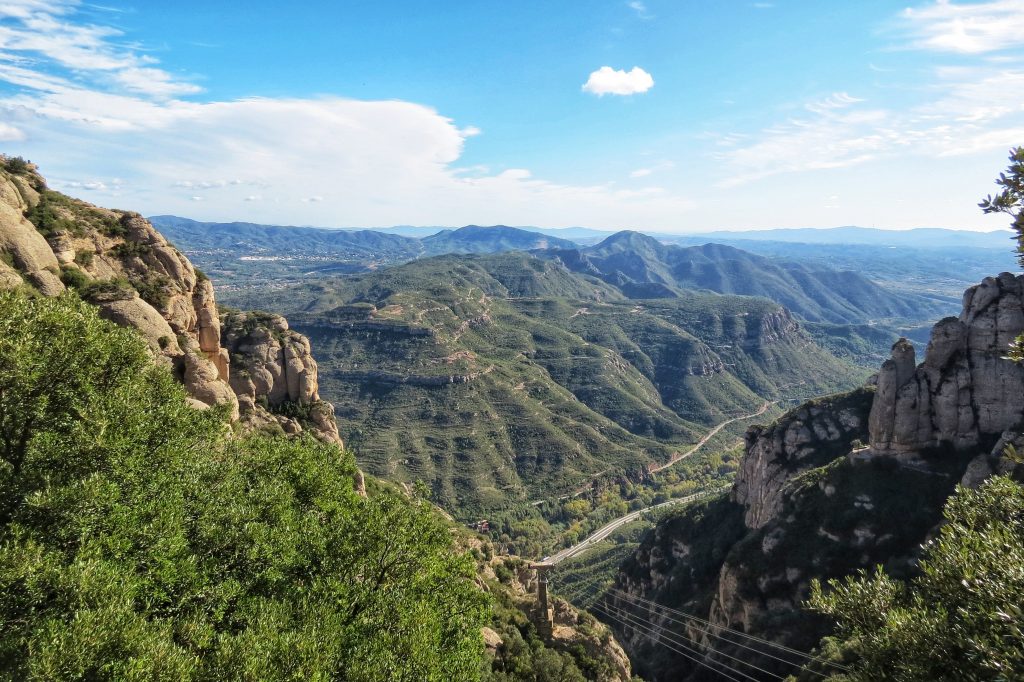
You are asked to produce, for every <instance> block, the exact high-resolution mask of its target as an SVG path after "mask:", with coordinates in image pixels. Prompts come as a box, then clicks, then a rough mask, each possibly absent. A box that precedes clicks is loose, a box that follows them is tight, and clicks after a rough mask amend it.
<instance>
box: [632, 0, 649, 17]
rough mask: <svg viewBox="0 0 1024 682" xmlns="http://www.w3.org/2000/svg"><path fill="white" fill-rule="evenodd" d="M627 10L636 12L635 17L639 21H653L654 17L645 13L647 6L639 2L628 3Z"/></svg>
mask: <svg viewBox="0 0 1024 682" xmlns="http://www.w3.org/2000/svg"><path fill="white" fill-rule="evenodd" d="M628 4H629V8H630V9H631V10H633V11H634V12H636V15H637V16H638V17H640V18H641V19H653V18H654V15H653V14H651V13H650V12H648V11H647V5H646V4H645V3H643V2H641V1H640V0H632V2H630V3H628Z"/></svg>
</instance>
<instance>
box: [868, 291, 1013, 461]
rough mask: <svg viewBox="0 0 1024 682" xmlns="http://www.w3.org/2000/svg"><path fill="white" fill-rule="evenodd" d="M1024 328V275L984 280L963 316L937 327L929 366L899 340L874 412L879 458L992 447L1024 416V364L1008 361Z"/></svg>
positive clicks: (971, 295) (873, 437) (873, 433)
mask: <svg viewBox="0 0 1024 682" xmlns="http://www.w3.org/2000/svg"><path fill="white" fill-rule="evenodd" d="M1022 330H1024V276H1014V275H1011V274H1010V273H1005V272H1004V273H1003V274H1001V275H999V276H998V277H989V278H986V279H985V281H983V282H982V283H981V284H979V285H977V286H974V287H971V288H970V289H968V290H967V292H966V293H965V294H964V304H963V311H962V312H961V313H960V316H959V317H958V318H957V317H948V318H946V319H944V320H942V321H941V322H939V323H938V324H937V325H935V327H934V329H933V330H932V335H931V340H930V341H929V343H928V348H927V350H926V351H925V357H924V362H922V363H921V364H920V365H917V364H916V361H915V357H914V348H913V346H911V345H910V344H909V343H906V342H905V341H901V342H899V343H897V344H896V345H895V346H893V350H892V357H891V359H889V360H887V361H886V362H885V364H884V365H883V366H882V369H881V371H880V372H879V374H878V397H877V399H876V400H875V403H874V405H873V406H872V408H871V417H870V425H871V449H872V452H873V453H875V454H880V455H885V454H890V455H900V456H907V455H910V456H913V455H915V454H918V453H920V452H922V451H925V450H929V449H933V448H952V449H955V450H965V449H970V448H976V447H982V448H988V447H991V446H992V444H993V443H994V442H995V441H996V440H997V439H998V438H999V437H1000V436H1001V435H1002V433H1003V432H1004V431H1006V430H1007V429H1019V427H1020V426H1021V419H1022V415H1024V366H1022V365H1020V364H1017V363H1014V362H1010V361H1009V360H1007V359H1006V357H1005V356H1006V354H1007V352H1008V349H1009V346H1010V343H1011V342H1012V341H1013V339H1014V338H1016V337H1017V335H1018V334H1020V333H1021V331H1022Z"/></svg>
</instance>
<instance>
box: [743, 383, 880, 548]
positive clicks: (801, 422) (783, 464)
mask: <svg viewBox="0 0 1024 682" xmlns="http://www.w3.org/2000/svg"><path fill="white" fill-rule="evenodd" d="M873 393H874V392H873V391H872V390H871V389H869V388H862V389H858V390H856V391H853V392H851V393H845V394H841V395H837V396H829V397H827V398H821V399H819V400H815V401H811V402H808V403H805V404H803V405H801V406H800V407H798V408H797V409H795V410H792V411H790V412H787V413H786V414H785V415H783V416H782V417H780V418H779V419H777V420H776V421H775V422H774V423H772V424H770V425H768V426H759V425H755V426H751V427H750V428H749V429H747V433H746V437H745V455H744V457H743V460H742V462H741V463H740V469H739V471H737V472H736V481H735V483H734V485H733V488H732V492H731V496H732V500H733V501H734V502H737V503H738V504H741V505H743V507H744V509H745V515H744V521H745V523H746V525H747V527H748V528H751V529H756V528H760V527H762V526H764V525H765V524H766V523H768V522H769V521H770V520H771V519H773V518H775V517H776V516H777V515H778V513H779V511H780V509H781V508H782V490H783V486H784V485H785V483H786V482H787V481H788V480H789V479H791V478H793V477H794V476H796V475H797V474H799V473H802V472H804V471H807V470H808V469H813V468H815V467H819V466H822V465H824V464H827V463H828V462H831V461H832V460H833V459H835V458H836V457H839V456H841V455H844V454H846V453H848V452H850V450H851V449H852V448H853V446H854V444H855V442H856V441H866V440H867V438H868V429H867V419H866V416H867V410H868V407H869V406H870V405H871V399H872V396H873Z"/></svg>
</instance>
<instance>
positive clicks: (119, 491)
mask: <svg viewBox="0 0 1024 682" xmlns="http://www.w3.org/2000/svg"><path fill="white" fill-rule="evenodd" d="M226 427H227V424H226V422H225V415H224V413H223V412H222V411H220V410H207V411H198V410H194V409H192V408H190V407H188V406H187V403H186V400H185V394H184V392H183V390H182V388H181V387H180V386H179V385H178V384H177V383H176V382H175V381H174V380H173V378H172V377H171V375H170V372H168V371H167V370H165V369H162V368H159V367H157V366H155V365H154V363H153V362H152V360H151V359H150V357H149V355H148V353H147V350H146V347H145V345H144V344H143V342H142V341H141V340H140V339H139V338H138V337H137V336H136V335H135V334H134V333H133V332H130V331H128V330H124V329H119V328H117V327H115V326H114V325H112V324H110V323H108V322H105V321H103V320H100V319H99V318H98V316H97V315H96V312H95V309H94V308H92V307H91V306H89V305H87V304H85V303H83V302H81V301H80V300H78V299H77V297H75V296H74V295H71V294H69V295H64V296H62V297H60V298H57V299H43V298H39V299H28V298H25V297H23V296H20V295H17V294H11V293H5V294H0V501H2V507H0V513H2V516H0V680H2V679H9V680H54V679H89V680H113V679H118V680H163V679H166V680H212V679H218V680H219V679H238V680H242V679H248V680H254V679H261V680H262V679H295V680H298V679H302V680H306V679H309V680H334V679H339V680H340V679H343V680H353V681H357V680H358V681H363V680H366V681H369V680H382V679H389V680H442V679H444V680H447V679H460V680H462V679H466V680H469V679H475V678H477V677H478V676H479V673H480V666H481V656H482V649H483V647H482V642H481V638H480V627H481V625H482V624H483V623H484V622H485V618H486V615H487V612H488V606H487V599H486V597H485V596H484V594H483V593H482V592H481V591H479V590H478V589H477V588H476V587H475V585H474V583H473V578H474V569H473V564H472V562H471V560H470V559H469V558H468V556H465V555H462V554H459V553H456V552H453V551H452V540H451V535H450V531H449V529H448V527H447V526H446V525H445V524H444V523H443V522H442V521H440V519H439V518H438V516H437V515H436V514H434V513H433V512H432V510H431V508H430V507H429V506H428V505H427V504H426V503H425V502H422V501H418V500H409V499H407V498H405V497H402V496H398V495H395V494H387V493H380V494H378V495H375V496H373V497H372V498H370V499H364V498H361V497H359V496H357V495H356V494H355V492H354V491H353V489H352V474H353V472H354V463H353V460H352V457H351V455H349V454H348V453H345V452H342V451H341V450H339V449H337V448H336V447H334V446H330V445H326V444H323V443H320V442H317V441H315V440H313V439H305V440H295V439H285V438H268V437H261V436H251V437H246V438H236V437H231V436H230V430H229V429H228V428H226Z"/></svg>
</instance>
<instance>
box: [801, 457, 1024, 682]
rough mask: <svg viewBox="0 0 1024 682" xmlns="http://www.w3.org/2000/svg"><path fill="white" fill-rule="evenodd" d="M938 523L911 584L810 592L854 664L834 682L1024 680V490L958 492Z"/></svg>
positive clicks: (860, 582) (865, 579)
mask: <svg viewBox="0 0 1024 682" xmlns="http://www.w3.org/2000/svg"><path fill="white" fill-rule="evenodd" d="M944 515H945V519H946V524H945V525H944V526H943V527H942V529H941V530H940V532H939V534H938V537H937V538H936V539H935V540H933V541H932V542H930V543H928V544H926V545H925V546H924V548H923V553H922V558H921V564H920V568H921V574H920V575H919V576H918V577H916V578H914V579H912V580H911V581H910V582H909V583H904V582H901V581H898V580H894V579H893V578H891V577H889V576H887V575H886V574H885V573H884V572H883V571H882V570H881V568H879V569H877V570H876V572H875V573H874V574H873V575H871V576H868V575H867V574H866V573H865V572H863V571H862V572H861V573H860V575H858V576H854V577H848V578H845V579H843V580H833V581H829V589H828V590H827V591H826V590H824V589H823V588H822V586H821V584H820V583H817V582H816V583H814V584H813V585H812V595H811V599H810V602H809V604H810V606H811V608H812V609H814V610H816V611H818V612H820V613H823V614H825V615H828V616H832V617H834V618H835V619H836V620H837V622H838V632H837V634H836V637H835V640H838V643H839V645H840V646H839V647H838V648H839V649H841V650H842V652H843V654H844V657H847V656H852V657H853V658H854V659H855V660H854V662H853V663H852V664H851V666H852V672H850V673H849V674H848V675H844V676H841V679H849V680H878V679H891V680H920V681H922V682H923V681H924V680H939V679H942V680H1010V679H1020V677H1021V676H1022V675H1024V609H1022V602H1021V597H1022V595H1024V486H1021V485H1020V484H1018V483H1015V482H1014V481H1012V480H1010V479H1009V478H1005V477H998V478H994V479H992V480H990V481H989V482H987V483H986V484H984V485H983V486H982V487H981V488H980V489H978V490H971V489H959V490H958V492H957V494H956V495H954V496H953V497H951V498H950V499H949V501H948V502H947V504H946V509H945V513H944ZM835 640H833V641H831V642H825V648H826V649H831V650H833V651H834V650H836V648H837V647H836V646H835V645H836V641H835Z"/></svg>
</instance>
